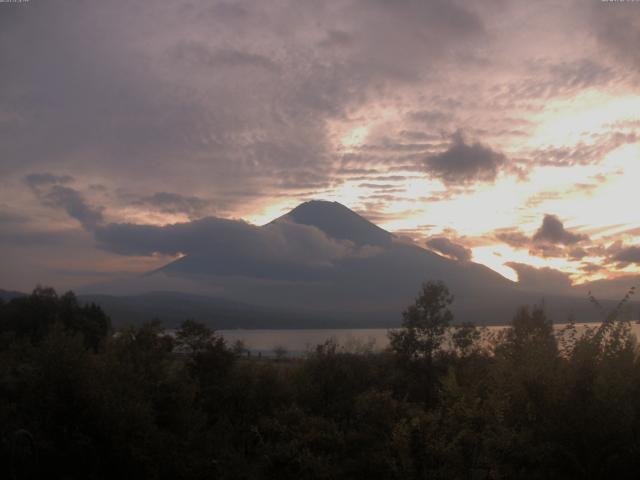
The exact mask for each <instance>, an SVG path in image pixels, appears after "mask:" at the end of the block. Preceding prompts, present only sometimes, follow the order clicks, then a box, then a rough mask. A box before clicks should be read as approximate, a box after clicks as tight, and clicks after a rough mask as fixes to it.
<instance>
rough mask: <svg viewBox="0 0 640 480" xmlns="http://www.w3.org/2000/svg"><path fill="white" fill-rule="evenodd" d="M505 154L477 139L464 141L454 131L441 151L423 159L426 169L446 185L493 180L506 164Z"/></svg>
mask: <svg viewBox="0 0 640 480" xmlns="http://www.w3.org/2000/svg"><path fill="white" fill-rule="evenodd" d="M506 163H507V158H506V157H505V156H504V155H503V154H502V153H499V152H496V151H494V150H492V149H491V148H489V147H486V146H484V145H482V144H480V143H477V142H476V143H472V144H468V143H466V142H465V139H464V137H463V135H462V133H461V132H457V133H456V134H455V135H454V136H453V138H452V143H451V145H450V146H449V148H448V149H447V150H445V151H444V152H442V153H440V154H437V155H432V156H430V157H428V158H427V159H426V161H425V166H426V167H427V173H428V174H429V175H431V176H432V177H434V178H437V179H439V180H441V181H442V182H443V183H445V184H447V185H449V184H451V185H466V184H472V183H475V182H493V181H494V180H495V179H496V177H497V176H498V172H499V171H500V170H501V169H502V168H503V167H504V166H505V165H506Z"/></svg>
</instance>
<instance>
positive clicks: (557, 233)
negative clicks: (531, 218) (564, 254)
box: [532, 214, 588, 245]
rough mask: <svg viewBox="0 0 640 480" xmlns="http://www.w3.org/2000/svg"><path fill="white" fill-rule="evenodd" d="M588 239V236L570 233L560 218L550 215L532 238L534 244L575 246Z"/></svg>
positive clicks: (546, 216)
mask: <svg viewBox="0 0 640 480" xmlns="http://www.w3.org/2000/svg"><path fill="white" fill-rule="evenodd" d="M587 239H588V237H587V236H586V235H582V234H577V233H572V232H569V231H568V230H566V229H565V228H564V224H563V223H562V222H561V221H560V219H559V218H558V217H556V216H555V215H549V214H546V215H545V216H544V219H543V220H542V225H541V226H540V228H538V230H536V233H535V234H534V235H533V237H532V240H533V241H534V242H542V243H551V244H554V245H558V244H559V245H573V244H574V243H578V242H581V241H583V240H587Z"/></svg>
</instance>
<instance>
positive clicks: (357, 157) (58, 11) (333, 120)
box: [0, 0, 640, 290]
mask: <svg viewBox="0 0 640 480" xmlns="http://www.w3.org/2000/svg"><path fill="white" fill-rule="evenodd" d="M638 45H640V2H632V1H627V2H603V1H601V0H568V1H562V2H560V1H545V0H536V1H531V0H529V1H519V0H509V1H507V0H484V1H453V0H395V1H391V0H332V1H326V2H319V1H315V0H270V1H268V2H264V1H256V0H253V1H244V0H239V1H225V2H222V1H220V2H218V1H212V0H172V1H167V0H157V1H154V2H139V1H133V0H110V1H108V2H106V1H99V0H85V1H79V0H65V1H63V0H60V1H44V0H30V1H27V2H23V3H0V66H1V70H0V72H1V74H0V245H1V247H2V250H1V251H2V257H3V258H2V268H1V269H0V288H5V289H23V290H24V289H31V288H32V287H33V286H34V285H35V284H36V283H38V282H41V283H46V284H52V285H54V286H56V287H58V288H70V287H77V286H80V285H83V284H86V283H91V282H98V281H102V280H105V279H110V278H116V277H119V276H122V275H126V274H127V273H131V272H142V271H148V270H150V269H153V268H156V267H159V266H161V265H163V264H165V263H167V262H168V261H170V260H171V259H173V258H175V256H176V255H179V254H180V253H185V252H183V251H181V250H182V249H181V248H179V247H178V248H166V249H156V250H157V251H156V250H154V249H153V248H148V249H140V248H128V247H127V245H123V244H122V239H119V242H120V243H118V245H117V246H116V245H113V244H111V243H109V241H108V239H107V240H105V238H107V237H105V235H104V232H105V231H109V228H111V230H113V228H117V227H118V226H120V227H122V226H123V225H125V224H133V225H138V226H139V228H141V229H144V228H147V229H148V228H153V227H162V226H168V225H172V224H176V223H179V224H182V225H183V227H181V228H185V229H188V228H189V227H194V228H195V227H197V226H198V225H202V224H203V222H205V223H207V222H209V223H210V222H222V221H223V220H222V219H240V218H242V219H245V220H246V221H248V222H251V223H253V224H257V225H260V224H263V223H266V222H268V221H269V220H271V219H272V218H274V217H277V216H279V215H281V214H282V213H285V212H286V211H288V210H289V209H290V208H292V207H294V206H296V205H297V204H299V203H300V202H302V201H306V200H309V199H327V200H336V201H339V202H341V203H343V204H345V205H346V206H348V207H350V208H352V209H354V210H355V211H357V212H358V213H360V214H362V215H363V216H365V217H366V218H368V219H369V220H371V221H373V222H375V223H377V224H378V225H380V226H382V227H383V228H385V229H387V230H390V231H393V232H397V233H399V234H402V235H405V236H407V237H410V238H412V239H414V240H415V241H416V242H418V243H420V244H421V245H423V246H425V248H430V249H433V250H435V251H439V252H441V253H443V254H446V255H449V256H453V257H456V258H460V259H462V260H469V259H471V260H473V261H476V262H479V263H483V264H485V265H488V266H489V267H491V268H493V269H494V270H497V271H498V272H500V273H502V274H503V275H505V276H507V277H509V278H512V279H516V278H517V276H518V274H519V275H521V276H526V275H529V274H531V272H535V271H536V270H535V269H540V268H544V269H545V270H544V271H545V272H547V273H548V274H552V275H556V276H557V277H558V278H559V279H561V281H562V282H566V281H567V280H570V281H573V282H584V281H587V280H595V279H600V278H611V277H615V276H620V275H627V274H631V273H634V272H638V270H640V213H639V211H638V198H640V197H639V196H638V182H639V181H640V49H639V48H638ZM208 217H212V218H208ZM209 223H207V224H209ZM135 240H136V241H138V242H139V241H140V238H137V239H135Z"/></svg>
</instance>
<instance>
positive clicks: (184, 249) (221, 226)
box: [95, 217, 354, 266]
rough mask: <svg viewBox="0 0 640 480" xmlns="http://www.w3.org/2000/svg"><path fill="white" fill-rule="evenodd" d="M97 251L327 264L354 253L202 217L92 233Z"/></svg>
mask: <svg viewBox="0 0 640 480" xmlns="http://www.w3.org/2000/svg"><path fill="white" fill-rule="evenodd" d="M95 238H96V241H97V242H98V245H99V246H100V248H102V249H104V250H107V251H110V252H113V253H117V254H119V255H147V256H148V255H153V254H157V253H160V254H165V255H177V254H201V255H202V254H204V255H207V256H209V257H219V258H224V259H225V262H228V261H229V259H236V260H237V261H239V262H243V263H244V262H260V263H264V262H280V263H290V264H299V265H307V266H314V265H315V266H318V265H327V264H329V263H330V262H331V261H333V260H336V259H339V258H342V257H344V256H346V255H348V254H349V253H351V252H352V251H353V248H354V246H353V244H351V243H350V242H346V241H337V240H333V239H331V238H329V237H327V235H325V234H324V233H323V232H322V231H320V230H319V229H317V228H315V227H311V226H308V225H300V224H297V223H292V222H286V221H281V222H274V223H271V224H269V225H267V226H264V227H257V226H254V225H251V224H248V223H245V222H242V221H237V220H227V219H220V218H214V217H207V218H203V219H201V220H196V221H193V222H187V223H177V224H173V225H166V226H154V225H135V224H127V223H124V224H122V223H121V224H108V225H104V226H100V227H98V228H96V230H95Z"/></svg>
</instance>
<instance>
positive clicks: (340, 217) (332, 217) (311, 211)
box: [272, 200, 393, 246]
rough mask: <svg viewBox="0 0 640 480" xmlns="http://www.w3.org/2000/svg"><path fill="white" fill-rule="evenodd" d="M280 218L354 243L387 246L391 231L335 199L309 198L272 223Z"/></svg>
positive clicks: (391, 237) (390, 238)
mask: <svg viewBox="0 0 640 480" xmlns="http://www.w3.org/2000/svg"><path fill="white" fill-rule="evenodd" d="M283 220H284V221H291V222H294V223H298V224H301V225H310V226H313V227H316V228H317V229H319V230H321V231H323V232H324V233H325V234H326V235H327V236H329V237H331V238H335V239H337V240H349V241H351V242H353V243H355V244H356V245H374V246H388V245H390V243H391V240H392V239H393V235H392V234H390V233H389V232H387V231H386V230H383V229H382V228H380V227H378V226H377V225H375V224H373V223H371V222H370V221H369V220H367V219H365V218H363V217H361V216H360V215H358V214H357V213H355V212H354V211H353V210H350V209H349V208H347V207H345V206H344V205H342V204H341V203H338V202H328V201H325V200H311V201H309V202H305V203H302V204H300V205H298V206H297V207H296V208H294V209H293V210H291V211H290V212H289V213H287V214H286V215H283V216H282V217H280V218H277V219H276V220H274V221H273V222H272V223H277V222H281V221H283Z"/></svg>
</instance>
